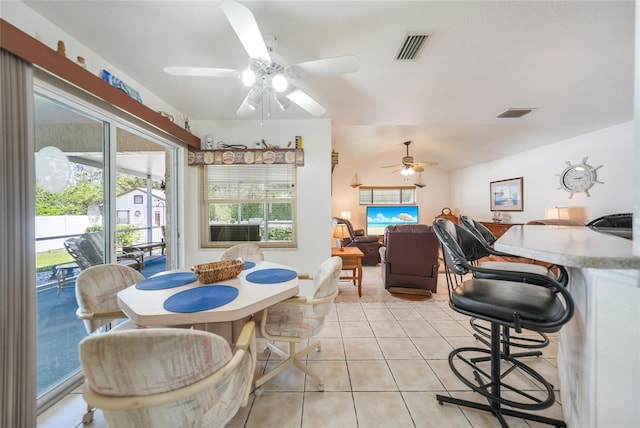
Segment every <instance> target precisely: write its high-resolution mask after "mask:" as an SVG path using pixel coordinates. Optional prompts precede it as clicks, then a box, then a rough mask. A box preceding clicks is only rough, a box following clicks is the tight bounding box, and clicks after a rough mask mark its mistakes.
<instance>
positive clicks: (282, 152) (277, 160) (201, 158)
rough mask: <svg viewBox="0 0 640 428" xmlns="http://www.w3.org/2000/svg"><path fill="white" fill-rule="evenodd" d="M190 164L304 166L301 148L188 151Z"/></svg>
mask: <svg viewBox="0 0 640 428" xmlns="http://www.w3.org/2000/svg"><path fill="white" fill-rule="evenodd" d="M187 163H188V165H190V166H201V165H265V164H294V165H295V166H304V151H303V150H302V149H213V150H196V151H189V157H188V160H187Z"/></svg>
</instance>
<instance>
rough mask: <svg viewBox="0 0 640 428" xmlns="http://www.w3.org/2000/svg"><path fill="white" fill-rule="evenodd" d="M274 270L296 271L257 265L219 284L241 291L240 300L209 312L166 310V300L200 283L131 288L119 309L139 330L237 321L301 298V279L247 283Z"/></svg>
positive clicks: (122, 295)
mask: <svg viewBox="0 0 640 428" xmlns="http://www.w3.org/2000/svg"><path fill="white" fill-rule="evenodd" d="M274 268H282V269H291V270H295V269H292V268H291V267H289V266H284V265H280V264H277V263H271V262H257V263H256V265H255V266H254V267H253V268H251V269H247V270H243V271H242V272H241V273H240V275H238V277H236V278H232V279H227V280H224V281H221V282H220V284H224V285H229V286H232V287H236V288H238V297H237V298H236V299H235V300H233V301H232V302H230V303H227V304H226V305H223V306H220V307H218V308H215V309H210V310H207V311H200V312H190V313H177V312H170V311H167V310H165V309H164V308H163V304H164V302H165V300H166V299H167V298H169V297H171V296H173V295H174V294H176V293H179V292H181V291H185V290H188V289H191V288H195V287H198V286H201V285H203V284H201V283H200V282H199V281H196V282H192V283H190V284H187V285H182V286H179V287H174V288H167V289H164V290H139V289H137V288H136V287H135V285H132V286H131V287H129V288H127V289H125V290H122V291H121V292H119V293H118V306H119V307H120V309H122V311H123V312H124V313H125V314H127V316H128V317H129V318H130V319H131V320H133V321H134V322H135V323H136V324H137V325H140V326H171V325H185V324H200V323H216V322H226V321H235V320H239V319H242V318H244V317H247V316H249V315H251V314H254V313H256V312H259V311H261V310H263V309H265V308H268V307H269V306H273V305H275V304H276V303H279V302H281V301H283V300H286V299H288V298H289V297H293V296H295V295H297V294H298V291H299V288H298V278H294V279H292V280H290V281H287V282H281V283H277V284H255V283H251V282H248V281H247V280H246V279H245V277H246V275H247V274H249V273H251V272H255V271H257V270H260V269H274ZM214 284H215V283H214ZM206 285H213V284H206Z"/></svg>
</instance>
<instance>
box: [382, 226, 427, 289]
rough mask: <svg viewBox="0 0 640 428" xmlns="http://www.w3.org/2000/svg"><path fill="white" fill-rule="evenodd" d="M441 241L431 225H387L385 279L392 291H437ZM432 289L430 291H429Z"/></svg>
mask: <svg viewBox="0 0 640 428" xmlns="http://www.w3.org/2000/svg"><path fill="white" fill-rule="evenodd" d="M439 246H440V243H439V241H438V237H437V236H436V234H435V233H434V231H433V228H432V227H431V226H427V225H425V224H403V225H396V226H387V227H386V228H385V230H384V246H383V247H382V248H381V249H380V259H381V262H380V263H381V268H382V283H383V285H384V288H386V289H388V290H389V291H391V292H401V293H409V294H413V293H415V294H429V293H428V291H430V292H433V293H435V292H436V290H437V287H438V267H439V266H440V262H439V260H438V249H439ZM427 290H428V291H427Z"/></svg>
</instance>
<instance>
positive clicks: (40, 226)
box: [36, 215, 91, 253]
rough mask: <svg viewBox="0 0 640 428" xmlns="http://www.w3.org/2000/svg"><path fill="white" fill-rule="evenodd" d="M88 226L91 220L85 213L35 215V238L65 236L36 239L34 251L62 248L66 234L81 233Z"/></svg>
mask: <svg viewBox="0 0 640 428" xmlns="http://www.w3.org/2000/svg"><path fill="white" fill-rule="evenodd" d="M89 226H91V222H90V221H89V217H88V216H86V215H55V216H36V239H41V238H48V237H51V236H65V238H56V239H45V240H37V241H36V253H41V252H43V251H50V250H59V249H61V248H64V241H65V240H66V239H68V238H66V236H69V235H82V234H83V233H85V232H86V230H87V227H89Z"/></svg>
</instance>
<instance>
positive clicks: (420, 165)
mask: <svg viewBox="0 0 640 428" xmlns="http://www.w3.org/2000/svg"><path fill="white" fill-rule="evenodd" d="M402 144H404V145H405V146H406V147H407V155H406V156H404V157H403V158H402V163H401V164H400V165H387V166H383V167H382V168H394V169H393V170H392V171H391V172H398V171H400V174H402V175H404V176H409V175H413V174H415V173H416V172H422V171H424V167H425V166H437V165H438V162H424V161H420V162H414V160H413V156H409V145H411V141H405V142H404V143H402Z"/></svg>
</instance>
